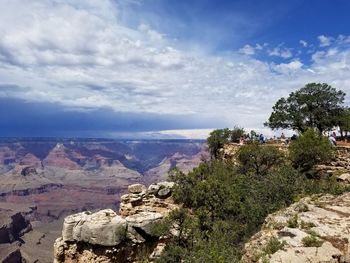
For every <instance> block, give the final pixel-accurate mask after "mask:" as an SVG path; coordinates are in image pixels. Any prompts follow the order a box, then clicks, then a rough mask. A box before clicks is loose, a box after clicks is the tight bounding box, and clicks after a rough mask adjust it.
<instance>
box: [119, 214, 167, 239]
mask: <svg viewBox="0 0 350 263" xmlns="http://www.w3.org/2000/svg"><path fill="white" fill-rule="evenodd" d="M162 218H163V215H162V214H160V213H156V212H140V213H138V214H135V215H131V216H128V217H126V218H125V220H126V222H127V224H128V231H127V232H128V237H130V238H131V239H132V240H133V241H134V242H145V241H146V240H147V238H148V237H152V226H154V225H155V224H156V223H158V222H159V221H160V220H161V219H162Z"/></svg>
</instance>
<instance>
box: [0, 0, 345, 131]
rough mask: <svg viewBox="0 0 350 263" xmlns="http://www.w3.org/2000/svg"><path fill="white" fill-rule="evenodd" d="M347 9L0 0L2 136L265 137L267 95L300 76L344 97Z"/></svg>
mask: <svg viewBox="0 0 350 263" xmlns="http://www.w3.org/2000/svg"><path fill="white" fill-rule="evenodd" d="M349 12H350V2H349V1H347V0H332V1H326V0H319V1H316V0H309V1H306V0H305V1H302V0H294V1H277V0H276V1H272V0H259V1H258V0H256V1H253V0H252V1H243V0H242V1H234V0H232V1H223V0H222V1H218V0H216V1H214V0H211V1H210V0H192V1H190V0H177V1H172V0H115V1H113V0H98V1H97V0H70V1H68V0H67V1H65V0H33V1H26V0H0V110H1V116H0V136H65V137H69V136H75V137H76V136H83V137H147V138H149V137H151V138H154V137H172V136H185V137H201V136H202V137H203V136H205V135H203V134H205V132H207V131H209V130H210V129H212V128H221V127H226V126H227V127H233V126H234V125H239V126H242V127H245V128H246V129H248V130H249V129H252V128H254V129H261V130H262V131H264V133H269V134H271V132H270V131H268V130H266V129H264V128H263V125H262V124H263V122H264V121H266V119H267V118H268V116H269V113H270V112H271V107H272V106H273V104H274V102H275V101H276V100H277V99H278V98H280V97H281V96H287V95H288V94H289V93H290V92H291V91H293V90H295V89H298V88H301V87H302V86H304V85H305V84H306V83H308V82H327V83H329V84H331V85H333V86H334V87H336V88H339V89H342V90H344V91H345V92H347V93H350V32H349V24H350V16H349V15H348V14H349ZM346 103H347V104H349V101H348V100H346ZM197 130H198V133H197V134H196V131H197ZM199 130H201V132H200V131H199Z"/></svg>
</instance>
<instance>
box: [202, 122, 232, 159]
mask: <svg viewBox="0 0 350 263" xmlns="http://www.w3.org/2000/svg"><path fill="white" fill-rule="evenodd" d="M230 136H231V131H230V129H228V128H225V129H217V130H214V131H212V132H211V133H210V135H209V137H208V139H207V144H208V148H209V152H210V155H211V157H212V158H215V159H216V158H218V157H219V150H220V149H221V148H222V147H223V146H224V145H225V144H226V143H228V142H229V140H230Z"/></svg>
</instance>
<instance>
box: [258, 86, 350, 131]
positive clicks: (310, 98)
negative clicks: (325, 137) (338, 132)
mask: <svg viewBox="0 0 350 263" xmlns="http://www.w3.org/2000/svg"><path fill="white" fill-rule="evenodd" d="M344 97H345V93H344V92H343V91H340V90H336V89H335V88H333V87H331V86H330V85H328V84H326V83H323V84H321V83H309V84H307V85H306V86H305V87H303V88H301V89H300V90H298V91H296V92H292V93H290V94H289V96H288V98H281V99H279V100H278V101H277V102H276V104H275V105H274V106H273V112H272V113H271V116H270V118H269V120H268V121H267V122H266V123H265V125H266V126H268V127H270V128H272V129H279V128H282V129H293V130H298V131H300V132H305V131H306V130H307V129H308V128H309V127H311V128H317V129H318V130H319V131H320V132H323V131H326V130H330V129H332V128H333V127H334V126H336V125H337V122H338V119H339V116H340V114H341V109H342V104H343V102H344Z"/></svg>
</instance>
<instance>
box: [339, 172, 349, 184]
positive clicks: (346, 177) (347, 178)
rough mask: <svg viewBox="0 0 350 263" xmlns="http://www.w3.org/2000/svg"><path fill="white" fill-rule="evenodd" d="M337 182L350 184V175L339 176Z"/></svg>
mask: <svg viewBox="0 0 350 263" xmlns="http://www.w3.org/2000/svg"><path fill="white" fill-rule="evenodd" d="M337 180H338V181H340V182H344V183H347V184H350V173H344V174H341V175H339V176H337Z"/></svg>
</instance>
